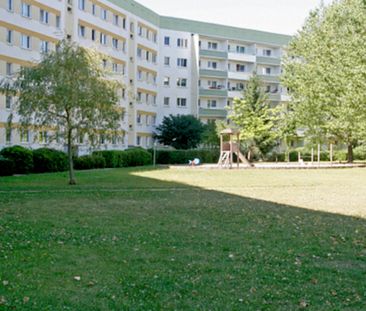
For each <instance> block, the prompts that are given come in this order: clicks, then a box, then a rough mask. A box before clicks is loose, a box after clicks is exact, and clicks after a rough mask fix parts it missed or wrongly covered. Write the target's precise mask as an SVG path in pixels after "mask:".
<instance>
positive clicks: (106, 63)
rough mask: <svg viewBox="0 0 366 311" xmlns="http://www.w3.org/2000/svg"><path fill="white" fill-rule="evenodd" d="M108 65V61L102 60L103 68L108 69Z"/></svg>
mask: <svg viewBox="0 0 366 311" xmlns="http://www.w3.org/2000/svg"><path fill="white" fill-rule="evenodd" d="M107 65H108V62H107V60H106V59H103V60H102V66H103V68H104V69H106V68H107Z"/></svg>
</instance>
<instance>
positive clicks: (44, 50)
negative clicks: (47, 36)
mask: <svg viewBox="0 0 366 311" xmlns="http://www.w3.org/2000/svg"><path fill="white" fill-rule="evenodd" d="M48 51H49V43H48V41H41V52H42V53H48Z"/></svg>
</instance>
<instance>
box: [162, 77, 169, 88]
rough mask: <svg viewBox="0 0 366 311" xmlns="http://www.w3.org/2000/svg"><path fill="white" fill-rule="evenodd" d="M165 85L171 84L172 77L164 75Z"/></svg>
mask: <svg viewBox="0 0 366 311" xmlns="http://www.w3.org/2000/svg"><path fill="white" fill-rule="evenodd" d="M163 85H164V86H169V85H170V78H169V77H164V82H163Z"/></svg>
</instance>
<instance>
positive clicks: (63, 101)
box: [3, 41, 121, 184]
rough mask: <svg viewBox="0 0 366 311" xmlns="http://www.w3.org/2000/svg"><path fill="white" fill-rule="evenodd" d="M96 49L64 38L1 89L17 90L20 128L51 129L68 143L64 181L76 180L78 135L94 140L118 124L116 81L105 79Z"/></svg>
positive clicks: (100, 56) (117, 126)
mask: <svg viewBox="0 0 366 311" xmlns="http://www.w3.org/2000/svg"><path fill="white" fill-rule="evenodd" d="M102 63H103V57H102V55H100V54H99V53H97V52H95V51H92V50H88V49H85V48H82V47H79V46H77V45H74V44H72V43H69V42H67V41H62V42H61V43H60V44H59V45H58V46H57V48H56V50H55V51H53V52H50V53H49V54H46V55H44V56H43V59H42V60H41V62H40V63H39V64H37V65H36V66H34V67H29V68H22V69H21V70H20V71H19V72H18V73H17V74H16V75H15V77H14V78H13V80H12V81H10V83H4V84H3V85H4V87H3V90H5V91H6V92H8V91H12V92H13V93H15V94H17V95H18V100H17V103H16V105H15V109H14V112H15V113H16V114H17V115H19V117H20V122H21V125H22V126H23V127H29V126H32V128H33V129H35V130H37V129H42V128H50V129H52V132H54V133H55V134H56V135H54V136H53V137H54V138H55V137H56V136H57V137H58V138H60V139H63V140H64V141H65V143H66V145H67V151H68V158H69V183H70V184H76V180H75V176H74V168H73V147H74V145H75V143H76V141H77V139H78V138H79V137H80V134H83V135H87V136H88V140H89V143H90V144H97V143H98V139H97V137H99V136H100V135H101V134H103V135H106V136H110V135H111V134H112V133H115V132H116V131H117V129H118V128H119V121H120V119H121V114H120V113H119V112H118V111H119V107H118V96H117V92H118V90H119V88H120V87H121V85H120V83H118V82H116V81H113V80H110V79H108V74H107V72H106V71H105V69H104V67H103V65H102Z"/></svg>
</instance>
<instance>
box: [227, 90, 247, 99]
mask: <svg viewBox="0 0 366 311" xmlns="http://www.w3.org/2000/svg"><path fill="white" fill-rule="evenodd" d="M243 92H244V90H235V89H233V90H230V91H229V94H228V97H229V98H242V97H243V96H244V95H243Z"/></svg>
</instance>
